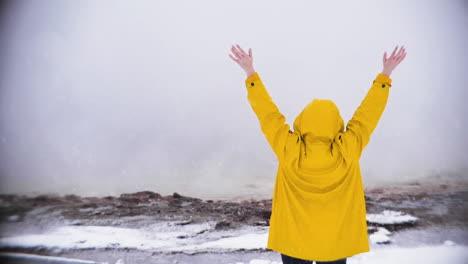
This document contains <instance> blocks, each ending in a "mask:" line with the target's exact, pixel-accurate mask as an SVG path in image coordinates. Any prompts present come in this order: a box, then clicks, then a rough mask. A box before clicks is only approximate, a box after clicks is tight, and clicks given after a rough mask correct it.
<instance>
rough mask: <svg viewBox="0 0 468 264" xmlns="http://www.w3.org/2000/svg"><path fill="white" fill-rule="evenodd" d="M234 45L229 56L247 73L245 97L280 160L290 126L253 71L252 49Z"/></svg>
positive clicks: (258, 76)
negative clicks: (247, 51) (247, 49)
mask: <svg viewBox="0 0 468 264" xmlns="http://www.w3.org/2000/svg"><path fill="white" fill-rule="evenodd" d="M236 46H237V47H234V46H233V47H232V48H231V51H232V53H233V54H234V56H232V55H231V54H229V57H231V59H232V60H233V61H235V62H236V63H238V64H239V66H241V68H242V69H243V70H244V71H245V73H246V75H247V79H246V80H245V86H246V88H247V98H248V100H249V102H250V105H251V107H252V109H253V110H254V112H255V114H256V115H257V118H258V120H259V122H260V127H261V129H262V132H263V134H264V135H265V137H266V138H267V140H268V143H269V144H270V146H271V148H272V149H273V151H274V152H275V154H276V156H277V157H278V160H281V159H282V155H283V153H284V146H285V144H286V138H287V136H288V134H289V128H290V127H289V125H288V124H286V123H285V122H286V119H285V117H284V116H283V115H282V114H281V113H280V112H279V110H278V108H277V107H276V105H275V104H274V102H273V100H272V99H271V97H270V95H269V94H268V92H267V90H266V88H265V85H264V84H263V82H262V80H261V79H260V75H259V74H258V73H257V72H255V69H254V67H253V56H252V49H249V53H248V54H247V53H246V52H245V51H244V50H243V49H242V48H241V47H240V46H239V45H236Z"/></svg>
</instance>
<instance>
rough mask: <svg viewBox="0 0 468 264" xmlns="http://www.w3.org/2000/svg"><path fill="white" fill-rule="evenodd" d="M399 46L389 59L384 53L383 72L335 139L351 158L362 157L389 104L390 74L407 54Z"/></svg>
mask: <svg viewBox="0 0 468 264" xmlns="http://www.w3.org/2000/svg"><path fill="white" fill-rule="evenodd" d="M397 48H398V46H397V47H395V49H394V50H393V53H392V55H391V56H390V58H388V59H387V53H386V52H385V53H384V56H383V71H382V73H379V74H378V75H377V77H376V78H375V79H374V81H373V83H372V86H371V88H370V89H369V91H368V92H367V95H366V97H365V98H364V100H363V101H362V102H361V105H360V106H359V107H358V109H357V110H356V112H355V113H354V115H353V117H352V119H351V120H350V121H349V122H348V124H347V126H346V131H345V132H343V133H339V134H338V136H337V139H335V140H339V144H341V148H342V150H343V151H344V152H345V154H346V155H348V157H350V158H351V159H360V157H361V155H362V151H363V150H364V148H365V147H366V146H367V144H368V143H369V141H370V136H371V134H372V132H373V131H374V129H375V128H376V127H377V124H378V122H379V119H380V117H381V116H382V114H383V112H384V109H385V107H386V105H387V100H388V95H389V92H390V87H392V79H391V78H390V75H391V73H392V72H393V70H394V69H395V68H396V66H398V64H399V63H400V62H401V61H403V59H404V58H405V56H406V51H405V49H404V48H403V47H401V48H400V50H399V51H398V52H397Z"/></svg>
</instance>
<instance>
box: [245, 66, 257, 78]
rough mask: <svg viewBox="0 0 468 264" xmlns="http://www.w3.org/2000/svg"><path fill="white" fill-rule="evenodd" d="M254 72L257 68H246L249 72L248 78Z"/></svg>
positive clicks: (247, 72) (246, 72)
mask: <svg viewBox="0 0 468 264" xmlns="http://www.w3.org/2000/svg"><path fill="white" fill-rule="evenodd" d="M254 73H255V69H254V68H253V67H252V68H248V69H246V70H245V74H247V78H248V77H250V76H251V75H252V74H254Z"/></svg>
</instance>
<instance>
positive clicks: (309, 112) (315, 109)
mask: <svg viewBox="0 0 468 264" xmlns="http://www.w3.org/2000/svg"><path fill="white" fill-rule="evenodd" d="M294 130H295V131H298V132H299V133H300V135H301V137H302V138H305V139H307V140H308V141H313V140H320V141H324V142H331V141H332V140H333V138H334V137H335V136H336V134H337V133H339V132H343V131H344V122H343V118H342V117H341V115H340V111H339V110H338V107H337V106H336V105H335V103H334V102H333V101H331V100H327V99H313V100H312V102H310V103H309V104H308V105H307V106H306V107H304V109H303V110H302V112H301V113H300V114H299V115H298V116H297V117H296V120H295V121H294Z"/></svg>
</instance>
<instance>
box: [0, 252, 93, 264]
mask: <svg viewBox="0 0 468 264" xmlns="http://www.w3.org/2000/svg"><path fill="white" fill-rule="evenodd" d="M0 256H1V257H3V258H6V257H7V258H8V259H10V260H13V262H15V263H16V261H18V260H24V261H29V262H32V263H64V264H66V263H69V264H96V262H94V261H89V260H81V259H72V258H62V257H52V256H41V255H35V254H27V253H13V252H11V253H10V252H8V253H4V252H2V253H0ZM22 263H23V262H22Z"/></svg>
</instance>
